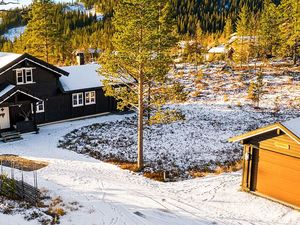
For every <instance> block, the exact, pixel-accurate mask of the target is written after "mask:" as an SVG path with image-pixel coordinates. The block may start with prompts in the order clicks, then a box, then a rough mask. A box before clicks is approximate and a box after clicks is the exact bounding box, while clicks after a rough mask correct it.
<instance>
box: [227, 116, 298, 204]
mask: <svg viewBox="0 0 300 225" xmlns="http://www.w3.org/2000/svg"><path fill="white" fill-rule="evenodd" d="M229 141H231V142H237V141H240V142H241V143H242V144H243V145H244V157H243V159H244V160H243V162H244V164H243V178H242V189H243V190H244V191H250V192H254V193H257V194H259V195H262V196H265V197H268V198H271V199H273V200H276V201H280V202H282V203H284V204H287V205H290V206H293V207H296V208H300V118H298V119H294V120H291V121H288V122H285V123H276V124H273V125H270V126H267V127H263V128H260V129H257V130H254V131H251V132H248V133H246V134H243V135H240V136H237V137H233V138H231V139H229Z"/></svg>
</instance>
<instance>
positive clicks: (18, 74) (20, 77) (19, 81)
mask: <svg viewBox="0 0 300 225" xmlns="http://www.w3.org/2000/svg"><path fill="white" fill-rule="evenodd" d="M16 77H17V79H16V80H17V84H24V76H23V70H16Z"/></svg>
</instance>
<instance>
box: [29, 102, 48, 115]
mask: <svg viewBox="0 0 300 225" xmlns="http://www.w3.org/2000/svg"><path fill="white" fill-rule="evenodd" d="M40 106H42V109H40V108H39V107H40ZM35 110H36V111H35V112H36V113H43V112H45V102H44V101H39V102H36V103H35ZM31 111H32V113H33V104H31Z"/></svg>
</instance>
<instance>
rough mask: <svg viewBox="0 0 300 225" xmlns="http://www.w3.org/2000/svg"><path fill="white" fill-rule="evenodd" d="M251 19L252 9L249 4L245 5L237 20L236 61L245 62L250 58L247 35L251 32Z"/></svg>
mask: <svg viewBox="0 0 300 225" xmlns="http://www.w3.org/2000/svg"><path fill="white" fill-rule="evenodd" d="M249 19H250V11H249V8H248V7H247V6H244V7H243V8H242V9H241V11H240V13H239V18H238V20H237V25H236V30H237V36H238V38H237V41H236V42H235V47H234V49H235V54H234V61H236V62H240V65H242V63H245V62H247V61H248V59H249V51H250V46H249V40H247V39H246V36H248V35H249V33H250V26H249V24H250V23H249Z"/></svg>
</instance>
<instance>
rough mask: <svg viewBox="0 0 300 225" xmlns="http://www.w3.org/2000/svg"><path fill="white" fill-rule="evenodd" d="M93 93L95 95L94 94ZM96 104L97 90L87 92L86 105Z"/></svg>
mask: <svg viewBox="0 0 300 225" xmlns="http://www.w3.org/2000/svg"><path fill="white" fill-rule="evenodd" d="M92 94H93V95H94V96H92ZM94 104H96V91H88V92H85V105H94Z"/></svg>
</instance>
